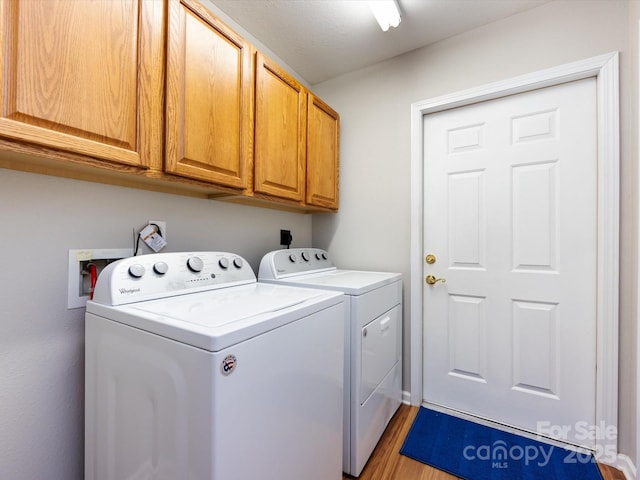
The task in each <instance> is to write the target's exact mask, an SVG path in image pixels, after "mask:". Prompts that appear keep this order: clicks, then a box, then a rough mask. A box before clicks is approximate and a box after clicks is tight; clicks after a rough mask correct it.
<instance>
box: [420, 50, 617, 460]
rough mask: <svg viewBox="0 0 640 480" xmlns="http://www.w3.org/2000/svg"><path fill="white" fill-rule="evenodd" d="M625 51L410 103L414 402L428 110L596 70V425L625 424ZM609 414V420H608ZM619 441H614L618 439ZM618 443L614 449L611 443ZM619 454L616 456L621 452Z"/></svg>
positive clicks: (601, 443) (607, 453)
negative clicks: (621, 339)
mask: <svg viewBox="0 0 640 480" xmlns="http://www.w3.org/2000/svg"><path fill="white" fill-rule="evenodd" d="M618 57H619V53H618V52H612V53H608V54H604V55H600V56H597V57H592V58H589V59H586V60H581V61H578V62H573V63H569V64H565V65H561V66H558V67H553V68H549V69H545V70H541V71H538V72H534V73H530V74H526V75H522V76H518V77H514V78H511V79H508V80H503V81H499V82H495V83H490V84H487V85H483V86H480V87H477V88H472V89H469V90H463V91H461V92H456V93H452V94H449V95H444V96H440V97H436V98H432V99H429V100H425V101H422V102H416V103H413V104H412V105H411V240H410V292H411V301H410V312H411V313H410V328H411V390H410V403H411V405H420V404H421V403H422V392H423V388H422V387H423V385H422V379H423V376H422V375H423V368H422V366H423V363H422V362H423V318H422V316H423V313H422V312H423V295H422V293H423V278H422V275H423V264H422V257H423V255H424V252H423V248H424V246H423V231H424V225H423V219H424V216H423V202H424V179H423V174H424V170H423V153H424V149H423V145H424V129H423V118H424V116H425V115H429V114H431V113H436V112H440V111H443V110H449V109H452V108H457V107H462V106H466V105H471V104H474V103H478V102H483V101H487V100H493V99H496V98H501V97H506V96H508V95H514V94H518V93H523V92H528V91H531V90H537V89H540V88H544V87H551V86H555V85H559V84H562V83H567V82H571V81H574V80H582V79H585V78H591V77H595V78H596V97H597V129H598V151H597V156H598V165H597V172H598V181H597V190H598V199H597V215H598V222H597V228H598V234H597V242H598V245H597V250H598V260H597V266H596V268H597V271H598V278H597V286H596V290H597V293H596V295H597V298H596V302H597V303H596V305H597V306H596V337H597V341H596V417H595V418H596V425H607V426H610V425H613V426H615V427H616V429H617V427H618V290H619V286H618V270H619V243H618V242H619V240H618V239H619V224H620V215H619V211H620V126H619V110H620V106H619V83H618V82H619V80H618V77H619V73H618V62H619V60H618ZM601 422H603V423H601ZM612 443H614V445H613V447H612V446H611V445H612ZM596 448H597V452H596V453H603V455H604V456H603V457H602V459H603V460H605V461H608V462H607V463H610V462H612V461H613V459H612V458H611V456H612V455H615V456H617V455H618V452H617V448H618V447H617V440H612V439H596ZM612 448H614V449H615V452H612V451H611V449H612ZM614 458H615V457H614Z"/></svg>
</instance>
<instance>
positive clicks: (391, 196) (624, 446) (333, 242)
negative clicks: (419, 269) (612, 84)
mask: <svg viewBox="0 0 640 480" xmlns="http://www.w3.org/2000/svg"><path fill="white" fill-rule="evenodd" d="M637 3H638V2H637V1H636V0H614V1H611V0H586V1H583V0H558V1H553V2H550V3H548V4H545V5H543V6H541V7H538V8H536V9H534V10H530V11H528V12H524V13H522V14H519V15H517V16H514V17H510V18H507V19H504V20H501V21H498V22H495V23H493V24H490V25H487V26H485V27H482V28H478V29H476V30H473V31H471V32H467V33H465V34H462V35H458V36H455V37H452V38H449V39H447V40H445V41H442V42H439V43H437V44H434V45H432V46H429V47H425V48H422V49H419V50H415V51H413V52H410V53H408V54H405V55H402V56H399V57H396V58H394V59H391V60H389V61H386V62H382V63H379V64H377V65H374V66H372V67H369V68H366V69H362V70H359V71H356V72H353V73H350V74H347V75H344V76H342V77H339V78H336V79H333V80H329V81H327V82H323V83H321V84H317V85H314V86H313V89H314V91H315V92H316V93H317V94H318V95H320V96H321V97H322V98H323V99H324V100H325V101H327V102H328V103H329V104H330V105H332V107H334V108H335V109H336V110H337V111H338V112H340V115H341V129H342V130H341V151H340V154H341V170H340V181H341V185H340V187H341V188H340V194H341V203H340V212H339V213H338V214H337V215H336V216H315V217H314V220H313V243H314V245H315V246H317V247H321V248H326V249H328V250H329V251H330V253H331V254H332V256H333V258H334V260H335V261H336V263H337V264H339V265H342V266H345V267H350V268H375V269H381V270H390V271H400V272H402V273H403V274H404V280H405V293H404V295H405V315H404V325H405V330H404V347H405V352H404V362H405V371H404V374H403V383H404V388H405V389H406V390H408V389H409V387H410V385H409V379H410V368H409V359H410V356H409V354H410V352H409V344H410V341H409V339H410V335H411V332H410V330H409V325H410V323H409V313H410V312H409V311H408V305H409V292H408V287H407V286H408V281H409V271H410V261H418V262H421V261H422V259H421V258H419V259H410V258H409V228H410V224H409V223H410V218H409V214H410V105H411V103H412V102H417V101H422V100H426V99H429V98H433V97H437V96H440V95H444V94H447V93H452V92H456V91H459V90H464V89H468V88H472V87H476V86H479V85H483V84H486V83H490V82H495V81H499V80H503V79H507V78H510V77H513V76H517V75H521V74H525V73H530V72H534V71H537V70H541V69H544V68H548V67H552V66H556V65H560V64H564V63H569V62H573V61H577V60H582V59H585V58H589V57H593V56H596V55H600V54H603V53H608V52H611V51H620V52H621V117H622V118H621V125H622V131H621V137H622V161H621V179H622V181H621V232H620V234H621V251H620V253H621V264H620V392H619V396H620V402H619V413H620V421H619V427H620V431H619V449H620V451H621V452H622V453H625V454H627V455H629V456H630V457H632V458H633V459H634V460H635V450H636V446H635V443H636V438H635V437H636V425H637V423H636V413H635V410H636V388H635V384H636V367H637V363H636V346H635V338H636V325H635V323H636V320H635V319H636V297H637V294H636V290H637V266H636V264H637V261H636V260H637V247H636V244H637V228H638V221H637V203H638V193H637V173H638V172H637V158H638V153H637V142H636V141H635V140H634V138H635V136H636V135H637V128H635V127H634V125H636V122H635V118H637V114H638V112H637V105H635V103H637V102H635V103H634V102H633V100H634V99H636V98H637V97H636V94H635V91H636V90H637V89H638V80H637V76H636V75H635V74H634V72H635V69H637V46H636V45H635V43H634V42H637V33H635V32H636V31H637V22H638V9H637ZM631 15H633V17H632V18H631ZM399 28H402V25H400V27H399ZM632 37H633V38H632Z"/></svg>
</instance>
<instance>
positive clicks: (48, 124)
mask: <svg viewBox="0 0 640 480" xmlns="http://www.w3.org/2000/svg"><path fill="white" fill-rule="evenodd" d="M163 15H164V13H163V6H162V4H161V2H149V1H144V0H93V1H90V2H89V1H69V0H47V1H38V0H3V1H2V2H0V42H1V45H0V52H2V54H1V56H0V74H1V75H2V81H1V83H0V90H1V97H2V111H1V112H0V137H4V138H8V139H11V140H14V141H17V142H21V143H26V144H29V145H35V146H37V147H47V148H49V149H53V150H55V151H62V152H71V153H74V154H80V155H84V156H89V157H93V158H98V159H104V160H109V161H110V162H115V163H121V164H126V165H134V166H138V167H146V166H148V165H149V163H150V161H151V160H150V159H151V157H152V156H154V155H155V154H157V153H158V152H159V151H160V150H161V147H162V143H161V140H160V138H159V137H158V135H159V134H160V133H161V132H159V130H158V129H154V127H153V126H152V125H150V124H148V123H147V122H149V121H150V120H151V118H155V117H157V116H158V115H162V104H161V101H162V88H163V74H162V69H163V59H162V56H163V46H162V45H163V42H162V22H163V20H164V19H163ZM160 126H161V125H160ZM154 142H156V143H157V144H158V145H159V147H158V148H157V146H156V145H155V144H154Z"/></svg>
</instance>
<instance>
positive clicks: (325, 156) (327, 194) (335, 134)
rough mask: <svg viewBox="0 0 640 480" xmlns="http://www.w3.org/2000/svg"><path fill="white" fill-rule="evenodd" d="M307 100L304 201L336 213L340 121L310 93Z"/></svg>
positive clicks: (325, 105)
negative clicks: (305, 185)
mask: <svg viewBox="0 0 640 480" xmlns="http://www.w3.org/2000/svg"><path fill="white" fill-rule="evenodd" d="M308 97H309V100H308V116H307V190H306V201H307V204H308V205H316V206H319V207H326V208H329V209H337V208H338V168H339V163H338V158H339V135H340V117H339V115H338V113H337V112H336V111H335V110H333V109H332V108H331V107H329V105H327V104H326V103H324V102H323V101H322V100H320V99H319V98H318V97H316V96H315V95H313V94H312V93H309V94H308Z"/></svg>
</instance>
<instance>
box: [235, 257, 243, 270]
mask: <svg viewBox="0 0 640 480" xmlns="http://www.w3.org/2000/svg"><path fill="white" fill-rule="evenodd" d="M233 266H234V267H236V268H242V259H241V258H240V257H236V258H234V259H233Z"/></svg>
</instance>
